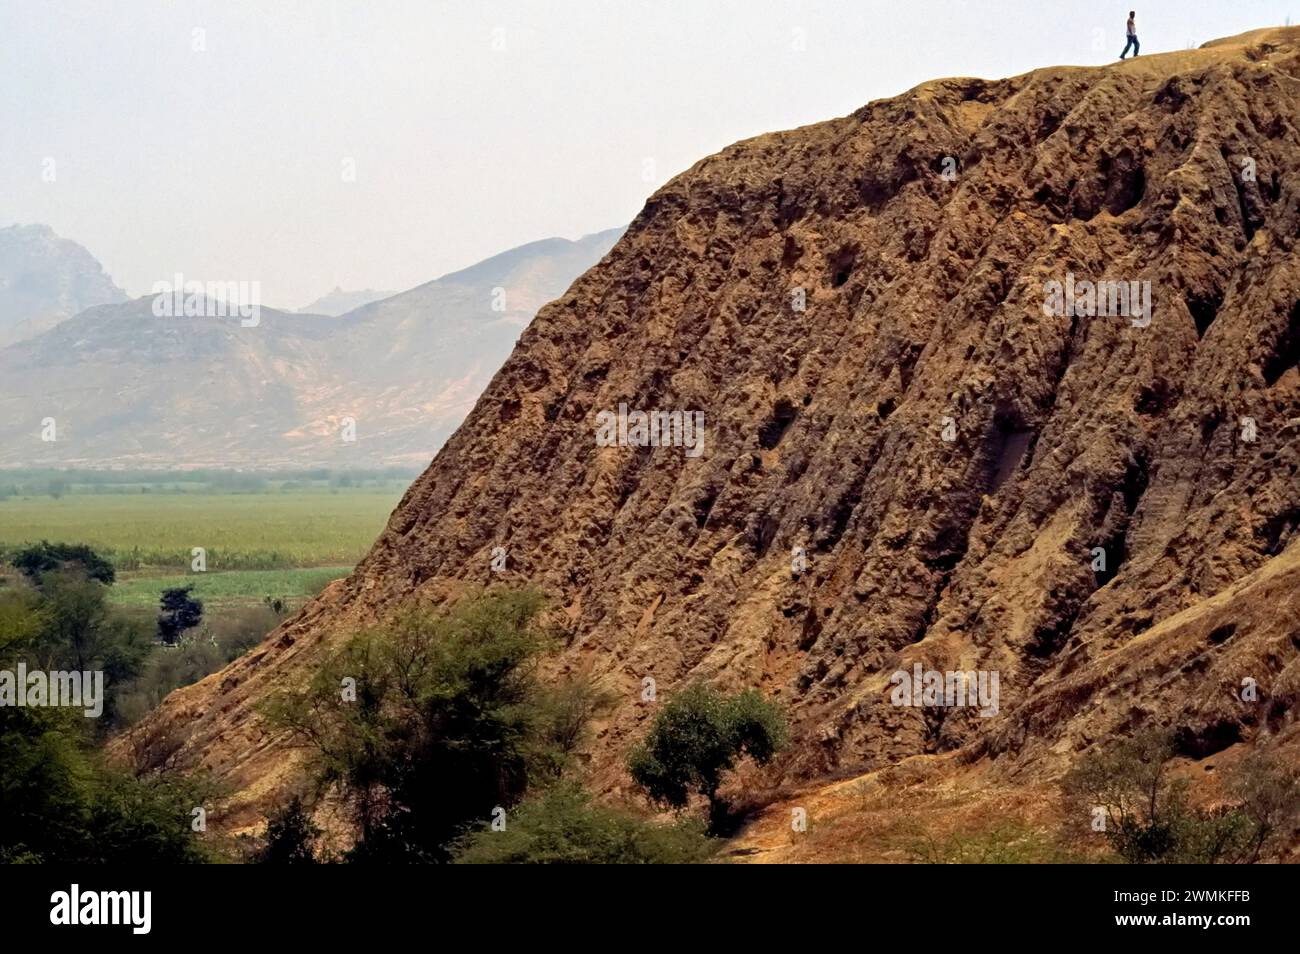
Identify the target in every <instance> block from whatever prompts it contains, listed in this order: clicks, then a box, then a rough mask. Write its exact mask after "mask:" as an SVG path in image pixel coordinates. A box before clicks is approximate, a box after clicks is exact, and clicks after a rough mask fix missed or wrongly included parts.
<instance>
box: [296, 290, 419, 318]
mask: <svg viewBox="0 0 1300 954" xmlns="http://www.w3.org/2000/svg"><path fill="white" fill-rule="evenodd" d="M396 294H397V292H395V291H375V290H374V289H373V288H363V289H362V290H360V291H344V290H343V289H342V288H335V289H334V290H333V291H332V292H329V293H328V294H325V295H322V296H321V297H320V298H317V299H316V300H315V301H314V302H312V303H311V304H310V305H306V306H304V307H302V308H298V309H296V310H297V311H298V312H299V313H300V314H304V315H346V314H347V313H348V312H350V311H353V310H355V309H357V308H360V307H361V306H362V305H368V304H370V303H371V302H372V301H379V300H380V299H383V298H391V297H392V296H393V295H396Z"/></svg>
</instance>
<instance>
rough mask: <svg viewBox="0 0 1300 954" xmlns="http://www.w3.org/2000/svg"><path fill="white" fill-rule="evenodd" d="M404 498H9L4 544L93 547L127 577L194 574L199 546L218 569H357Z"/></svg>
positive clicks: (1, 529) (1, 520)
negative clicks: (156, 572) (159, 572)
mask: <svg viewBox="0 0 1300 954" xmlns="http://www.w3.org/2000/svg"><path fill="white" fill-rule="evenodd" d="M400 497H401V494H400V493H399V492H396V491H393V490H384V491H376V490H368V489H353V490H344V491H338V492H328V491H301V492H288V493H279V492H276V493H251V494H230V493H226V494H223V493H209V494H200V493H193V492H190V493H180V494H173V493H145V494H70V495H67V496H62V497H59V498H57V499H56V498H53V497H48V496H45V497H35V496H31V497H10V498H8V499H6V500H3V501H0V547H4V548H6V549H12V548H14V547H16V546H21V545H22V544H25V543H35V542H37V541H40V540H49V541H51V542H66V543H86V544H89V545H90V546H92V547H94V548H95V549H96V550H97V551H99V552H101V553H103V554H104V555H105V556H106V557H108V558H109V559H110V560H112V562H113V564H114V566H116V567H117V569H118V571H119V572H121V573H123V574H133V573H136V572H139V571H142V570H144V571H149V570H156V569H168V570H175V571H181V572H188V571H189V569H190V564H191V551H192V549H193V548H194V547H203V548H204V549H205V550H206V551H207V570H208V573H209V574H212V573H221V572H223V571H228V570H299V569H304V568H316V567H332V568H339V567H350V566H352V565H353V564H355V563H356V562H357V561H358V560H359V559H361V557H362V556H364V555H365V553H366V551H367V550H368V549H369V548H370V545H371V544H372V543H373V542H374V540H375V538H376V537H377V536H378V535H379V533H380V531H382V530H383V527H384V524H385V523H386V522H387V519H388V515H389V513H391V512H392V509H393V507H394V506H395V505H396V504H397V501H398V500H399V499H400ZM196 575H201V574H196Z"/></svg>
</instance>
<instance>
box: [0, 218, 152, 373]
mask: <svg viewBox="0 0 1300 954" xmlns="http://www.w3.org/2000/svg"><path fill="white" fill-rule="evenodd" d="M122 301H126V292H124V291H122V289H120V288H118V287H117V286H116V285H114V284H113V280H112V279H111V278H109V277H108V276H107V275H105V274H104V269H103V268H102V267H101V266H100V264H99V262H97V261H95V256H93V255H91V254H90V253H89V252H88V251H86V250H85V249H84V248H82V247H81V246H80V245H78V244H77V243H76V242H73V241H70V240H69V239H65V238H59V236H57V235H55V234H54V230H53V229H51V228H50V227H49V226H48V225H11V226H9V227H8V228H3V229H0V347H3V346H4V345H7V344H12V343H13V342H15V341H22V340H23V339H25V338H31V337H34V336H35V335H38V334H40V333H41V332H42V331H46V330H48V329H50V328H52V327H54V326H55V325H57V324H58V323H59V322H60V321H63V320H64V319H65V318H71V317H72V316H73V315H75V314H77V313H78V312H80V311H84V310H85V309H87V308H90V307H91V306H93V305H107V304H112V303H114V302H122Z"/></svg>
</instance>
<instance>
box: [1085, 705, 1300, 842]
mask: <svg viewBox="0 0 1300 954" xmlns="http://www.w3.org/2000/svg"><path fill="white" fill-rule="evenodd" d="M1174 753H1175V748H1174V745H1173V739H1172V736H1171V735H1170V734H1169V733H1167V732H1164V731H1161V730H1157V729H1148V730H1144V731H1142V732H1140V733H1138V734H1137V735H1135V736H1134V737H1133V738H1131V739H1128V740H1125V741H1124V742H1121V743H1119V744H1118V745H1115V746H1113V747H1111V748H1109V749H1106V750H1103V751H1101V752H1097V753H1093V754H1090V755H1088V756H1086V757H1085V758H1084V759H1082V760H1081V761H1080V762H1079V764H1078V765H1076V766H1075V767H1074V768H1073V769H1072V770H1071V771H1070V772H1069V773H1068V774H1067V776H1066V777H1065V779H1064V781H1063V783H1062V787H1063V789H1064V791H1065V794H1066V797H1067V799H1068V800H1069V801H1070V802H1071V803H1072V804H1073V807H1074V810H1075V811H1074V816H1075V817H1076V818H1077V817H1091V815H1092V813H1094V812H1096V811H1097V810H1100V811H1102V812H1103V813H1104V816H1105V821H1106V829H1105V834H1106V839H1107V841H1108V842H1109V843H1110V845H1111V847H1112V848H1113V849H1114V851H1115V852H1116V854H1118V855H1119V856H1120V857H1121V858H1122V859H1123V860H1125V861H1128V862H1132V863H1137V864H1151V863H1180V864H1223V863H1236V864H1240V863H1254V862H1257V861H1259V860H1260V859H1261V858H1262V857H1264V855H1265V854H1267V852H1268V851H1269V850H1270V849H1271V848H1272V847H1274V845H1275V842H1277V841H1278V840H1280V839H1279V836H1280V835H1282V834H1284V833H1285V832H1286V831H1287V829H1288V828H1289V827H1290V826H1291V825H1293V824H1294V822H1295V820H1296V819H1297V818H1300V777H1298V776H1297V773H1296V772H1295V771H1294V770H1291V769H1286V768H1283V767H1281V766H1279V765H1278V764H1276V763H1275V761H1274V759H1273V757H1272V756H1271V754H1269V753H1268V752H1267V751H1266V750H1257V751H1256V752H1255V753H1253V754H1252V755H1251V756H1250V757H1248V758H1247V759H1245V760H1244V761H1243V762H1242V763H1241V765H1240V766H1239V767H1238V768H1237V769H1236V771H1234V772H1232V773H1231V775H1230V776H1229V778H1228V779H1227V784H1226V786H1225V787H1226V788H1227V790H1228V792H1229V794H1230V795H1231V796H1232V797H1233V798H1234V799H1235V801H1234V803H1232V804H1225V805H1218V806H1215V807H1212V808H1196V807H1193V806H1192V805H1191V804H1190V803H1189V800H1188V785H1187V783H1186V781H1185V780H1182V779H1175V778H1173V777H1172V776H1171V775H1170V773H1169V761H1170V759H1172V758H1173V756H1174ZM1085 813H1086V814H1085Z"/></svg>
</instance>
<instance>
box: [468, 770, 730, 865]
mask: <svg viewBox="0 0 1300 954" xmlns="http://www.w3.org/2000/svg"><path fill="white" fill-rule="evenodd" d="M713 851H714V848H713V844H712V842H711V841H710V839H708V838H707V837H705V835H704V832H703V830H702V828H701V826H700V825H698V824H696V823H692V822H689V821H683V822H679V823H678V824H676V825H658V824H654V823H652V822H648V821H644V820H642V819H640V818H636V817H635V816H633V815H629V814H627V813H626V812H621V811H618V810H617V809H613V808H607V807H605V806H601V805H595V804H593V803H592V801H591V798H590V796H588V795H587V794H586V793H585V792H584V791H583V790H582V789H580V788H578V787H576V786H573V785H567V784H561V785H556V786H555V787H553V788H551V789H548V790H547V791H545V792H544V793H542V794H541V795H540V796H536V797H532V798H529V799H526V800H525V801H524V802H522V803H521V804H520V805H519V807H518V808H517V809H516V810H515V811H513V812H511V813H510V815H509V816H508V818H507V820H506V827H505V830H504V831H491V830H489V829H488V828H486V827H484V828H482V829H479V830H477V831H474V832H472V833H471V834H468V835H466V836H464V837H463V838H461V839H460V840H459V841H458V842H457V844H456V846H455V849H454V852H455V861H456V863H457V864H690V863H696V862H701V861H705V860H707V859H708V857H709V856H710V855H711V854H712V853H713Z"/></svg>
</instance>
